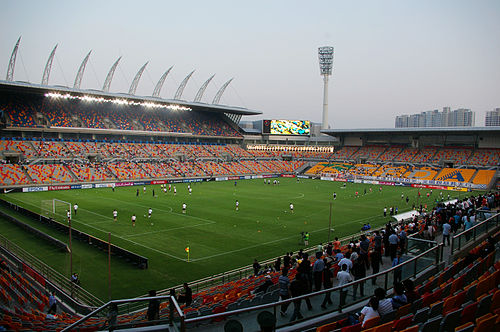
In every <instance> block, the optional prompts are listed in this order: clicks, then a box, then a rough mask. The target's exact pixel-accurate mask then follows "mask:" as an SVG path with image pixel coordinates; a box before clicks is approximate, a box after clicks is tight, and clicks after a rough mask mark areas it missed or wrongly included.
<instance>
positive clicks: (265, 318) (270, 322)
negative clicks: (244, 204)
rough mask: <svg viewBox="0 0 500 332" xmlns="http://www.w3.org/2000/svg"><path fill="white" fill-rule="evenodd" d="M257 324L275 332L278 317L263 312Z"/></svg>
mask: <svg viewBox="0 0 500 332" xmlns="http://www.w3.org/2000/svg"><path fill="white" fill-rule="evenodd" d="M235 183H236V182H235ZM257 323H259V326H260V331H261V332H273V331H274V328H275V326H276V317H274V314H272V313H270V312H269V311H262V312H260V313H259V314H258V315H257Z"/></svg>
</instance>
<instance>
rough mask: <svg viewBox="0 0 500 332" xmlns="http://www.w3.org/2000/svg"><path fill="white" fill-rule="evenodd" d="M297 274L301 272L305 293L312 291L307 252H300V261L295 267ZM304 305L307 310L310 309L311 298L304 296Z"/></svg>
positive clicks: (310, 270)
mask: <svg viewBox="0 0 500 332" xmlns="http://www.w3.org/2000/svg"><path fill="white" fill-rule="evenodd" d="M297 274H302V276H303V278H302V279H303V281H304V282H305V284H306V290H307V291H306V292H305V293H304V294H306V293H310V292H311V291H312V284H313V277H312V269H311V263H310V261H309V255H308V254H307V253H303V254H302V262H300V264H299V267H298V268H297ZM305 300H306V305H307V308H308V309H309V310H312V305H311V300H309V298H306V299H305Z"/></svg>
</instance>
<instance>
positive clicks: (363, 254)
mask: <svg viewBox="0 0 500 332" xmlns="http://www.w3.org/2000/svg"><path fill="white" fill-rule="evenodd" d="M369 248H370V240H368V238H367V237H366V235H364V234H363V235H361V238H360V242H359V258H360V259H361V261H362V262H363V263H364V264H365V266H366V269H369V268H370V262H369V261H368V250H369Z"/></svg>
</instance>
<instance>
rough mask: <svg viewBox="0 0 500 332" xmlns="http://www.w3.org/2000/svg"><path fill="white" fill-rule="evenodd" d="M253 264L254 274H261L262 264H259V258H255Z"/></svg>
mask: <svg viewBox="0 0 500 332" xmlns="http://www.w3.org/2000/svg"><path fill="white" fill-rule="evenodd" d="M252 266H253V274H254V276H257V275H259V271H260V264H259V262H257V258H255V259H254V260H253V265H252Z"/></svg>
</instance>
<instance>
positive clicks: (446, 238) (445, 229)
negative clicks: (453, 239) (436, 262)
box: [443, 221, 451, 246]
mask: <svg viewBox="0 0 500 332" xmlns="http://www.w3.org/2000/svg"><path fill="white" fill-rule="evenodd" d="M450 232H451V225H450V223H449V222H448V221H446V222H445V223H444V224H443V245H444V246H446V244H445V242H448V246H449V245H450Z"/></svg>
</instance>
